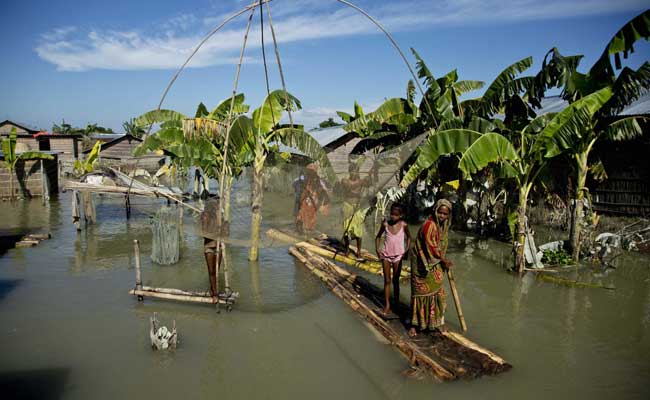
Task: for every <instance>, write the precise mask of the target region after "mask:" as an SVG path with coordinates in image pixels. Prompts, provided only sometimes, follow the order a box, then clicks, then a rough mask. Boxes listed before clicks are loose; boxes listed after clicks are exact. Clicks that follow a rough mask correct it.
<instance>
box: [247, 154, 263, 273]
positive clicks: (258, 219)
mask: <svg viewBox="0 0 650 400" xmlns="http://www.w3.org/2000/svg"><path fill="white" fill-rule="evenodd" d="M265 161H266V154H264V150H263V149H262V147H261V146H260V145H258V146H256V149H255V164H254V165H253V192H252V214H253V216H252V219H251V248H250V251H249V253H248V259H249V260H250V261H255V260H257V258H258V254H259V242H260V227H261V225H262V199H263V196H264V178H263V176H262V170H263V169H264V162H265Z"/></svg>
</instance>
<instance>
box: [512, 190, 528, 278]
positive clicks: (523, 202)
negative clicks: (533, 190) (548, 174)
mask: <svg viewBox="0 0 650 400" xmlns="http://www.w3.org/2000/svg"><path fill="white" fill-rule="evenodd" d="M527 204H528V190H526V185H524V186H523V187H521V188H519V206H518V207H517V230H516V231H515V236H514V237H513V238H512V246H513V250H514V253H515V270H516V271H517V272H519V273H522V272H523V271H524V267H525V266H526V258H525V256H524V246H525V245H526V206H527Z"/></svg>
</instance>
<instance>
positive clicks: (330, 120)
mask: <svg viewBox="0 0 650 400" xmlns="http://www.w3.org/2000/svg"><path fill="white" fill-rule="evenodd" d="M341 125H343V124H339V123H338V122H336V121H334V118H331V117H330V118H328V119H326V120H325V121H323V122H321V123H320V124H318V127H319V128H330V127H332V126H341Z"/></svg>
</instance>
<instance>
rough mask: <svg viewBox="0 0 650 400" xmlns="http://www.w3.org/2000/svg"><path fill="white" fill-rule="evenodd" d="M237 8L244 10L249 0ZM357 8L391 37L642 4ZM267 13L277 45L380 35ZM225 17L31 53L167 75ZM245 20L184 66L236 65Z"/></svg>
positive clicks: (291, 9) (289, 13) (78, 40)
mask: <svg viewBox="0 0 650 400" xmlns="http://www.w3.org/2000/svg"><path fill="white" fill-rule="evenodd" d="M240 3H241V2H240ZM243 3H246V4H249V1H246V2H243ZM243 3H242V4H240V5H239V6H241V5H243ZM272 4H273V3H272ZM280 4H281V6H280ZM361 6H362V7H364V8H365V9H366V10H367V11H369V12H370V14H371V15H373V16H374V17H375V18H376V19H378V20H379V21H380V22H381V23H382V24H383V25H384V26H385V27H386V28H387V29H389V30H390V31H392V32H397V31H404V30H413V29H424V28H427V27H431V26H443V25H467V24H472V23H493V22H507V21H522V20H536V19H550V18H562V17H569V16H580V15H597V14H608V13H614V12H621V11H629V10H637V9H639V10H640V9H643V8H645V6H646V5H645V2H644V1H640V0H619V1H616V2H614V1H611V0H581V1H566V0H546V1H540V0H511V1H504V0H455V1H451V0H447V1H434V0H408V1H399V2H385V3H383V4H378V2H370V1H366V2H362V3H361ZM222 11H223V10H222ZM272 12H273V18H274V25H275V27H276V34H277V36H278V40H279V41H280V42H285V43H286V42H296V41H302V40H314V39H322V38H329V37H337V36H348V35H354V34H375V33H380V32H379V31H378V30H377V28H376V27H374V26H373V25H372V24H371V23H370V22H369V21H368V20H367V19H366V18H365V17H364V16H362V15H361V14H359V13H357V12H356V11H354V10H352V9H351V8H348V7H343V6H340V5H337V4H336V3H335V2H334V1H332V2H326V1H322V0H298V1H292V2H282V3H280V2H278V3H277V5H274V6H272ZM225 17H226V14H223V13H215V15H214V16H202V17H201V18H200V19H199V18H198V17H197V16H195V15H193V14H181V15H177V16H174V17H172V18H170V19H169V20H168V21H166V22H164V23H161V24H159V28H158V29H159V31H156V32H143V31H139V30H137V29H133V30H130V31H123V32H115V31H103V30H100V29H96V30H92V31H90V32H87V33H86V34H85V35H84V34H81V35H79V30H78V29H76V28H75V27H63V28H58V29H55V30H53V31H51V32H48V33H45V34H43V35H41V42H40V43H39V44H38V46H37V47H36V49H35V50H36V52H37V54H38V55H39V56H40V57H41V58H42V59H44V60H46V61H48V62H50V63H52V64H54V65H56V67H57V69H59V70H62V71H86V70H92V69H116V70H137V69H174V68H177V67H178V66H179V65H180V64H181V63H182V62H183V61H184V60H185V58H186V57H187V56H188V55H189V54H190V53H191V52H192V50H193V49H194V47H195V46H196V45H197V44H198V43H199V41H200V40H201V38H202V35H203V34H204V33H205V32H201V33H197V32H193V31H192V28H194V27H195V26H197V25H201V24H200V23H198V21H201V22H202V23H203V24H204V26H203V29H205V28H206V26H208V25H209V26H210V27H213V26H214V25H216V24H218V23H219V21H221V20H223V19H224V18H225ZM245 20H247V18H244V17H242V18H240V19H239V20H238V21H239V22H237V23H235V24H234V25H232V27H230V28H227V29H225V30H223V31H220V32H219V33H218V34H217V36H215V37H213V38H212V39H211V40H209V41H208V42H207V43H206V44H205V45H204V46H203V47H202V49H201V51H199V52H198V53H197V55H196V56H195V57H194V58H193V60H192V62H191V63H190V65H189V66H190V67H205V66H210V65H219V64H230V63H235V62H237V58H238V50H239V48H240V46H241V43H242V38H243V34H244V27H243V26H242V24H243V23H244V21H245ZM75 35H76V36H75ZM269 37H270V35H269ZM249 46H250V47H251V48H256V47H259V46H260V43H259V27H257V26H254V27H253V28H252V29H251V35H250V36H249Z"/></svg>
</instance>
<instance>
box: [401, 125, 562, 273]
mask: <svg viewBox="0 0 650 400" xmlns="http://www.w3.org/2000/svg"><path fill="white" fill-rule="evenodd" d="M553 117H554V115H552V114H546V115H543V116H541V117H538V118H536V119H534V120H532V121H530V123H529V124H527V125H526V126H525V127H524V128H523V129H521V130H520V131H518V132H517V134H518V136H517V137H516V138H515V137H514V136H513V135H511V139H508V138H507V137H506V136H503V135H501V134H499V133H496V132H488V133H480V132H477V131H473V130H469V129H449V130H444V131H440V132H436V133H434V134H432V135H430V136H429V137H428V138H427V140H426V142H425V143H424V144H423V145H422V146H421V147H420V149H419V152H418V157H417V159H416V161H415V164H414V166H413V167H412V168H411V171H409V173H407V175H406V176H405V177H404V179H403V180H402V183H401V186H402V187H407V186H408V185H409V183H410V182H411V181H412V180H413V179H414V177H416V176H417V175H418V171H423V170H426V169H428V168H430V167H431V166H432V165H433V164H434V163H435V162H436V161H437V160H438V158H440V157H441V156H443V155H450V154H458V155H459V161H458V168H459V169H460V170H461V171H462V173H463V176H464V178H465V179H470V177H471V175H472V174H475V173H477V172H479V171H481V170H483V169H485V168H487V167H488V166H489V165H491V164H495V163H497V164H499V165H500V166H501V175H502V176H503V177H504V178H507V179H512V180H514V182H515V184H516V186H517V188H518V194H519V200H518V207H517V211H516V212H517V214H516V234H514V235H513V251H514V253H515V265H514V268H515V270H517V271H523V268H524V265H525V259H524V243H525V237H526V213H527V205H528V196H529V194H530V192H531V189H532V188H533V186H534V184H535V182H536V181H537V179H538V177H539V174H540V172H541V171H542V170H543V169H544V167H545V166H546V165H547V163H548V158H545V157H544V155H545V153H546V147H545V143H546V142H547V140H548V139H547V137H545V136H542V135H541V134H540V132H541V131H542V129H543V128H544V127H545V126H546V125H547V124H548V123H549V121H551V120H552V118H553Z"/></svg>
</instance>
